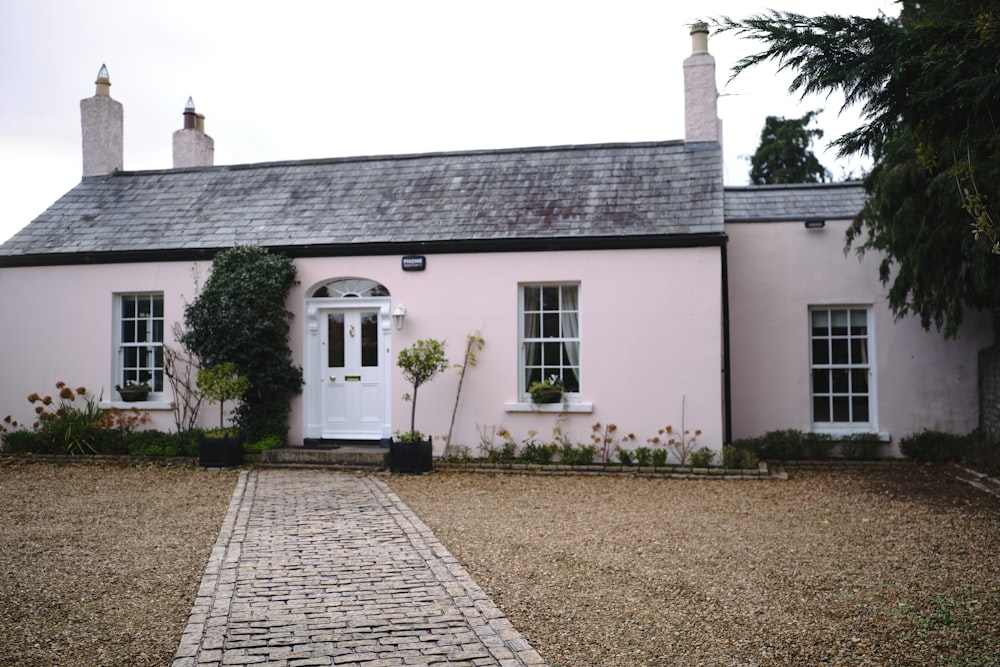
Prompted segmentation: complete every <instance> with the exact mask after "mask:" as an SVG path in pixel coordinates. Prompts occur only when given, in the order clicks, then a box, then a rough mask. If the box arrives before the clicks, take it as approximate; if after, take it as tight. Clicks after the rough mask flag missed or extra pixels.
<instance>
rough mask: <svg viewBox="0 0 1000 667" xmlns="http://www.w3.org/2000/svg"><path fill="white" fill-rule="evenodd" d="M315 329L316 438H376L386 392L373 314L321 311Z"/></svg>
mask: <svg viewBox="0 0 1000 667" xmlns="http://www.w3.org/2000/svg"><path fill="white" fill-rule="evenodd" d="M319 325H320V348H321V352H320V355H319V356H320V359H318V362H319V364H320V369H319V370H320V385H321V386H322V401H321V402H322V407H321V411H322V437H323V438H325V439H341V440H343V439H350V440H378V439H380V438H382V437H383V424H384V422H385V421H386V420H385V409H386V408H385V403H386V401H385V390H386V387H385V383H384V377H385V373H384V371H385V369H384V368H383V364H384V363H385V359H384V355H383V354H382V353H381V352H382V350H383V349H384V348H385V344H384V342H383V340H382V336H383V332H382V327H381V326H380V325H379V309H378V308H356V309H346V308H345V309H336V310H325V311H323V312H322V315H321V317H320V322H319Z"/></svg>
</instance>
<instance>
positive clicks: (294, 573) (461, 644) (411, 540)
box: [172, 469, 545, 667]
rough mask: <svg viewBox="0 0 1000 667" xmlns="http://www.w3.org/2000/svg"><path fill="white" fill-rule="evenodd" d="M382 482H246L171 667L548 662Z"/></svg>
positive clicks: (294, 478) (317, 474)
mask: <svg viewBox="0 0 1000 667" xmlns="http://www.w3.org/2000/svg"><path fill="white" fill-rule="evenodd" d="M544 664H545V663H544V661H543V659H542V658H541V656H540V655H539V654H538V652H537V651H535V650H534V649H533V648H532V647H531V646H530V645H529V644H528V642H527V641H525V639H524V638H523V637H521V635H520V633H518V632H517V631H516V630H515V629H514V628H513V626H512V625H511V624H510V622H509V621H508V620H507V619H506V618H505V617H504V616H503V614H502V613H501V612H500V610H499V609H498V608H497V607H496V605H495V604H494V603H493V601H492V600H490V599H489V598H488V597H487V596H486V594H485V593H484V592H483V590H482V589H481V588H479V586H478V585H476V583H475V582H474V581H473V580H472V578H471V577H470V576H469V574H468V573H467V572H466V571H465V569H464V568H463V567H462V566H461V565H460V564H459V563H458V562H457V561H456V560H455V558H454V557H453V556H452V555H451V554H450V553H449V552H448V551H447V549H445V548H444V546H442V545H441V543H440V542H438V540H437V539H436V538H435V537H434V535H433V534H432V533H431V531H430V530H429V529H428V528H427V527H426V526H425V525H424V524H423V522H421V521H420V520H419V519H418V518H417V517H416V516H415V515H414V514H413V513H412V512H411V511H410V510H409V508H407V507H406V506H405V505H404V504H403V503H402V501H400V500H399V498H398V497H396V495H395V494H393V493H392V492H391V491H390V490H389V489H388V488H387V487H386V486H385V484H383V483H382V482H381V481H380V480H378V479H377V478H375V477H372V476H370V475H355V474H350V473H341V472H333V471H329V470H282V469H276V470H259V471H258V470H252V471H244V472H243V473H242V474H241V475H240V479H239V482H238V483H237V487H236V490H235V491H234V493H233V499H232V501H231V502H230V505H229V510H228V512H227V513H226V517H225V519H224V521H223V525H222V529H221V531H220V533H219V539H218V541H217V542H216V544H215V546H214V547H213V550H212V555H211V558H210V559H209V562H208V565H207V566H206V568H205V573H204V575H203V578H202V583H201V587H200V588H199V590H198V596H197V598H196V600H195V604H194V607H193V608H192V610H191V616H190V618H189V619H188V625H187V627H186V628H185V630H184V633H183V635H182V637H181V641H180V645H179V647H178V649H177V653H176V655H175V658H174V661H173V663H172V667H209V666H216V665H217V666H226V667H240V666H242V665H267V666H272V665H273V666H277V665H281V666H285V667H307V666H309V667H311V666H314V665H338V666H347V665H362V666H364V667H389V666H393V665H467V666H470V667H472V666H476V667H478V666H484V665H498V666H500V667H522V666H533V667H534V666H539V665H544Z"/></svg>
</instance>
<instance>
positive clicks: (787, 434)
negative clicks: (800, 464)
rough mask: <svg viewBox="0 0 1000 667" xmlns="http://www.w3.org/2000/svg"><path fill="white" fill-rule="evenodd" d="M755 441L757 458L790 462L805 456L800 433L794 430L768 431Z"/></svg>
mask: <svg viewBox="0 0 1000 667" xmlns="http://www.w3.org/2000/svg"><path fill="white" fill-rule="evenodd" d="M757 440H758V443H759V449H758V451H757V456H758V457H759V458H762V459H781V460H785V461H791V460H795V459H802V458H804V456H805V446H804V442H803V437H802V431H797V430H795V429H786V430H779V431H768V432H767V433H765V434H764V435H762V436H760V438H758V439H757Z"/></svg>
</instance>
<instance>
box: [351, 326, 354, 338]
mask: <svg viewBox="0 0 1000 667" xmlns="http://www.w3.org/2000/svg"><path fill="white" fill-rule="evenodd" d="M351 338H354V325H353V324H352V325H351Z"/></svg>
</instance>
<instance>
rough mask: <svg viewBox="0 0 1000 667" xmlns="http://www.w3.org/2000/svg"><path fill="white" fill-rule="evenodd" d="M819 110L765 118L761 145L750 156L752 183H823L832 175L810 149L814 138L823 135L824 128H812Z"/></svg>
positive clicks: (761, 133)
mask: <svg viewBox="0 0 1000 667" xmlns="http://www.w3.org/2000/svg"><path fill="white" fill-rule="evenodd" d="M818 113H819V111H810V112H809V113H807V114H806V115H804V116H802V117H801V118H783V117H779V116H768V117H767V118H766V119H765V120H764V129H763V130H761V132H760V145H759V146H757V150H756V151H755V152H754V154H753V155H752V156H751V157H750V182H751V183H753V184H754V185H771V184H775V183H822V182H824V181H826V180H828V179H829V178H830V172H828V171H827V170H826V168H825V167H824V166H823V165H822V164H820V161H819V160H818V159H817V158H816V155H815V153H813V152H812V150H811V149H810V147H811V145H812V142H813V140H814V139H822V138H823V130H821V129H819V128H818V127H817V128H810V127H809V124H810V123H812V121H813V118H815V117H816V114H818Z"/></svg>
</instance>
